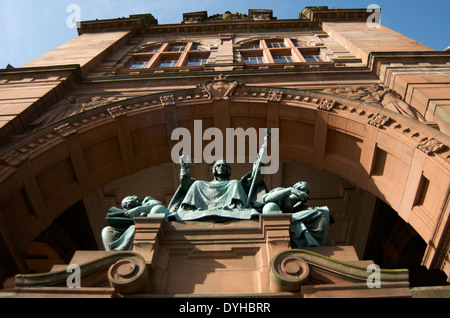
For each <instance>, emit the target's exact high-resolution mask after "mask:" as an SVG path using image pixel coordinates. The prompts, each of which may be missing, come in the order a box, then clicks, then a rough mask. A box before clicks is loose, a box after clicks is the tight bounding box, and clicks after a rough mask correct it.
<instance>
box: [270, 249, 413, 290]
mask: <svg viewBox="0 0 450 318" xmlns="http://www.w3.org/2000/svg"><path fill="white" fill-rule="evenodd" d="M313 272H323V273H328V274H331V275H332V276H337V277H339V278H340V279H341V280H344V281H348V282H349V283H355V284H357V283H359V282H364V283H366V282H367V279H368V278H369V277H370V275H371V274H372V272H371V271H367V267H363V266H358V265H355V264H353V263H348V262H344V261H339V260H336V259H333V258H330V257H327V256H324V255H321V254H318V253H314V252H311V251H309V250H302V249H291V250H285V251H281V252H279V253H278V254H277V255H275V256H274V257H273V259H272V262H271V264H270V278H271V284H272V285H271V286H273V288H274V289H276V290H277V291H298V290H299V288H300V286H301V285H302V284H304V283H306V282H307V281H308V278H309V277H310V276H311V275H312V273H313ZM379 278H380V283H381V285H380V286H381V287H383V286H384V285H387V286H389V284H395V283H408V280H409V274H408V270H407V269H395V270H389V269H380V277H379ZM388 288H389V287H388Z"/></svg>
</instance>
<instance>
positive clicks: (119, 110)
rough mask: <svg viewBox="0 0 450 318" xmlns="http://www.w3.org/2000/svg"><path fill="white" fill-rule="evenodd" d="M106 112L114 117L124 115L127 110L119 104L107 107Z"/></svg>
mask: <svg viewBox="0 0 450 318" xmlns="http://www.w3.org/2000/svg"><path fill="white" fill-rule="evenodd" d="M108 112H109V114H110V115H111V116H112V118H114V119H117V118H120V117H125V116H126V115H127V112H126V111H125V110H124V109H123V107H122V106H121V105H119V106H115V107H111V108H108Z"/></svg>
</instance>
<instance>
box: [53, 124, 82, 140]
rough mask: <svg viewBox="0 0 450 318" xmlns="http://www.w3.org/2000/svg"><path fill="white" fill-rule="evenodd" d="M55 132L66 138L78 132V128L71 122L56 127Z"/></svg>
mask: <svg viewBox="0 0 450 318" xmlns="http://www.w3.org/2000/svg"><path fill="white" fill-rule="evenodd" d="M54 132H55V133H56V134H57V135H59V136H61V137H64V138H67V137H70V136H72V135H74V134H76V132H77V131H76V129H75V128H73V127H72V126H71V125H70V124H64V125H61V126H59V127H56V128H55V129H54Z"/></svg>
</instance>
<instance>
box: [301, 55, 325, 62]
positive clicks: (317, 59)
mask: <svg viewBox="0 0 450 318" xmlns="http://www.w3.org/2000/svg"><path fill="white" fill-rule="evenodd" d="M303 57H304V58H305V60H306V62H322V59H321V58H320V55H319V54H308V55H303Z"/></svg>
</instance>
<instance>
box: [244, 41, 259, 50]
mask: <svg viewBox="0 0 450 318" xmlns="http://www.w3.org/2000/svg"><path fill="white" fill-rule="evenodd" d="M259 48H260V46H259V42H255V43H252V44H249V45H247V46H245V47H243V49H244V50H254V49H259Z"/></svg>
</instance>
